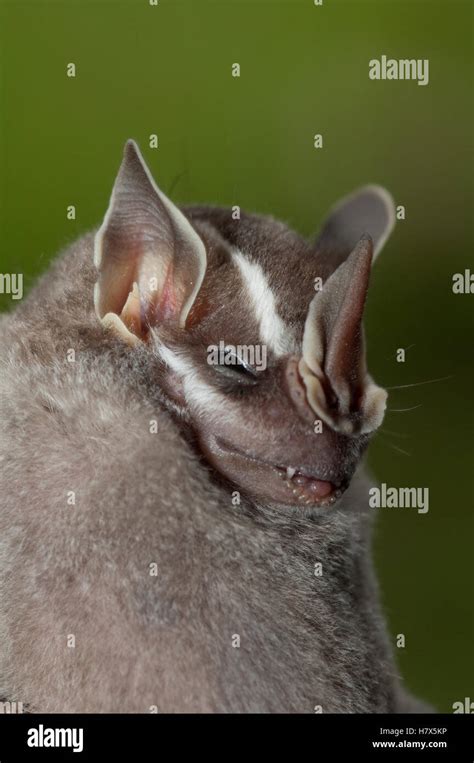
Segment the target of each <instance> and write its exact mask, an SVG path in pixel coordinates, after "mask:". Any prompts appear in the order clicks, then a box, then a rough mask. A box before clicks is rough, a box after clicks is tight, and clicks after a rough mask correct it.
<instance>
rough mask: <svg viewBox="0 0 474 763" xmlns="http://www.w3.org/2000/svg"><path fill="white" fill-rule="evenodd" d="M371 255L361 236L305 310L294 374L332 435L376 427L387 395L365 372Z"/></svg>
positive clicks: (370, 247)
mask: <svg viewBox="0 0 474 763" xmlns="http://www.w3.org/2000/svg"><path fill="white" fill-rule="evenodd" d="M372 256H373V244H372V239H371V238H370V236H362V237H361V239H360V241H359V242H358V243H357V245H356V246H355V248H354V250H353V252H352V253H351V254H350V255H349V257H348V258H347V259H346V261H345V262H343V263H342V265H340V266H339V267H338V268H337V270H336V271H335V272H334V273H333V274H332V275H331V276H330V277H329V278H328V280H327V281H325V283H324V286H323V289H322V290H321V291H320V292H318V293H317V294H316V295H315V296H314V297H313V300H312V302H311V304H310V306H309V310H308V315H307V318H306V323H305V328H304V334H303V347H302V354H303V357H302V359H301V361H300V364H299V371H300V374H301V377H302V379H303V381H304V383H305V386H306V391H307V397H308V401H309V403H310V405H311V407H312V408H313V410H314V411H315V412H316V413H318V415H319V416H320V417H321V418H322V419H323V420H325V421H326V422H327V423H329V424H330V426H332V427H333V429H335V430H336V431H340V432H344V433H346V434H352V433H356V432H358V433H366V432H371V431H372V430H374V429H376V428H377V427H378V426H379V425H380V423H381V422H382V419H383V415H384V411H385V402H386V398H387V393H386V392H385V391H384V390H383V389H381V388H380V387H377V386H376V385H375V384H374V383H373V381H372V379H371V378H370V376H369V375H368V373H367V368H366V361H365V348H364V335H363V329H362V314H363V311H364V305H365V298H366V294H367V288H368V285H369V276H370V269H371V263H372Z"/></svg>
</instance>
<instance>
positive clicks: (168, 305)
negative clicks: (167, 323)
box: [156, 263, 179, 320]
mask: <svg viewBox="0 0 474 763" xmlns="http://www.w3.org/2000/svg"><path fill="white" fill-rule="evenodd" d="M173 270H174V268H173V263H171V264H170V266H169V268H168V271H167V273H166V278H165V283H164V285H163V290H162V292H161V295H160V297H159V307H158V310H157V312H158V315H157V316H156V317H157V318H159V320H168V319H170V318H176V319H178V317H179V315H178V313H179V310H178V298H177V294H176V289H175V287H174V283H173Z"/></svg>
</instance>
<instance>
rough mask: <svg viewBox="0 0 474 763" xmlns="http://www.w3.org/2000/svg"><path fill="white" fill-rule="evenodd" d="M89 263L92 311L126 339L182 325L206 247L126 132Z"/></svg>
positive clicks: (198, 280)
mask: <svg viewBox="0 0 474 763" xmlns="http://www.w3.org/2000/svg"><path fill="white" fill-rule="evenodd" d="M94 263H95V266H96V268H97V270H98V279H97V283H96V285H95V291H94V305H95V310H96V313H97V316H98V317H99V319H100V320H101V322H102V323H103V324H104V325H105V326H107V327H110V328H112V329H114V330H115V331H116V332H117V333H119V334H120V335H121V336H122V338H123V339H125V340H126V341H128V342H129V343H130V344H133V343H135V342H137V341H138V340H139V339H146V338H147V336H148V332H149V330H150V328H153V327H154V326H158V325H160V324H162V323H164V322H172V323H174V324H176V325H179V326H181V327H182V326H184V324H185V322H186V318H187V316H188V314H189V311H190V309H191V307H192V305H193V303H194V300H195V298H196V295H197V293H198V291H199V289H200V286H201V283H202V280H203V278H204V274H205V271H206V250H205V247H204V244H203V242H202V240H201V238H200V237H199V235H198V234H197V232H196V231H195V230H194V228H193V227H192V225H191V224H190V223H189V221H188V220H187V218H186V217H185V216H184V214H183V213H182V212H180V210H179V209H178V208H177V207H176V206H175V205H174V204H173V203H172V202H171V201H170V200H169V199H168V198H167V197H166V196H165V195H164V193H162V192H161V191H160V189H159V188H158V186H157V185H156V183H155V181H154V180H153V178H152V176H151V174H150V172H149V170H148V168H147V166H146V164H145V162H144V160H143V157H142V156H141V154H140V151H139V149H138V146H137V145H136V143H134V141H132V140H129V141H128V142H127V144H126V145H125V150H124V157H123V161H122V164H121V167H120V170H119V173H118V175H117V179H116V181H115V185H114V189H113V192H112V197H111V199H110V205H109V208H108V210H107V214H106V215H105V218H104V221H103V223H102V226H101V227H100V229H99V231H98V232H97V234H96V237H95V251H94Z"/></svg>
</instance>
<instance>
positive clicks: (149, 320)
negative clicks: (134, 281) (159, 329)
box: [140, 262, 179, 329]
mask: <svg viewBox="0 0 474 763" xmlns="http://www.w3.org/2000/svg"><path fill="white" fill-rule="evenodd" d="M173 271H174V268H173V263H172V262H170V263H169V265H168V267H167V268H166V275H165V277H164V280H163V284H162V285H160V288H158V289H156V290H155V289H151V288H150V278H148V276H147V277H145V274H144V273H142V274H141V278H140V315H141V324H142V326H144V327H146V329H148V327H149V326H160V324H162V323H163V322H165V321H175V320H176V321H177V320H178V319H179V299H178V294H177V292H176V286H175V282H174V272H173Z"/></svg>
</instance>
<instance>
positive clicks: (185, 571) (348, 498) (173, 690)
mask: <svg viewBox="0 0 474 763" xmlns="http://www.w3.org/2000/svg"><path fill="white" fill-rule="evenodd" d="M186 214H187V216H188V219H189V220H191V221H192V222H193V225H194V226H195V228H196V229H197V230H198V231H199V232H200V234H201V236H202V238H203V240H204V241H205V243H206V248H207V249H208V252H209V250H212V249H213V248H214V250H215V251H217V250H218V249H219V247H221V246H226V245H228V244H229V242H230V243H232V245H237V246H239V247H241V248H242V250H245V251H246V252H248V253H249V256H251V257H254V258H255V257H259V258H260V261H261V262H262V263H263V266H265V267H266V262H267V260H268V259H269V257H270V256H271V254H270V253H273V257H274V259H275V261H276V260H277V259H278V252H284V253H285V260H284V261H283V260H282V259H280V262H281V263H282V264H281V266H279V267H275V268H273V269H270V268H268V269H267V270H268V272H269V279H270V281H271V282H272V284H273V286H274V287H275V288H276V289H277V290H278V294H279V305H280V308H281V310H282V312H283V311H284V312H285V313H286V314H285V319H286V320H288V321H289V322H290V323H292V324H294V325H297V324H298V325H299V323H301V321H302V320H304V315H305V311H306V308H307V304H308V302H309V299H310V297H311V286H309V287H308V288H307V289H306V290H307V294H304V293H303V294H302V300H301V305H299V304H296V303H295V302H294V301H291V299H290V298H289V297H288V295H287V297H285V294H284V293H283V291H282V289H287V290H288V293H289V292H291V291H292V290H293V289H294V286H293V284H294V283H295V284H296V282H297V279H298V277H299V276H301V272H302V271H301V267H303V266H301V267H300V266H295V267H296V270H297V271H298V272H296V273H295V270H291V269H290V270H288V262H289V261H293V262H295V263H297V262H299V261H300V257H301V254H302V252H305V253H306V252H307V251H309V245H307V244H306V243H305V242H303V240H302V239H300V237H299V236H297V234H294V233H292V232H291V231H289V230H288V229H287V228H286V227H285V226H283V225H282V224H281V223H277V222H275V221H272V220H270V219H266V218H259V217H253V216H244V218H243V219H242V220H241V221H240V224H239V225H237V224H235V225H234V224H233V223H231V222H229V219H230V218H229V212H228V211H225V210H210V209H207V208H194V209H191V210H187V211H186ZM230 229H232V230H230ZM222 242H226V243H225V244H223V243H222ZM288 273H290V275H288ZM298 273H299V276H298ZM283 274H284V277H283ZM95 280H96V272H95V269H94V267H93V237H92V235H87V236H85V237H84V238H82V239H81V240H79V241H78V242H77V243H75V244H73V245H72V246H71V247H70V248H69V250H68V251H66V252H65V253H64V255H63V256H62V257H61V258H59V259H58V260H57V262H56V263H55V264H54V266H53V267H52V268H51V270H50V271H49V272H48V273H47V274H46V276H44V277H43V279H42V280H41V281H40V283H39V284H38V285H37V286H36V288H35V289H34V290H33V291H32V293H31V294H30V296H29V298H28V299H27V300H25V302H24V303H23V304H22V305H20V306H19V307H18V308H17V310H16V311H15V312H14V313H12V314H11V315H8V316H5V317H3V319H2V321H1V322H0V347H1V371H0V399H1V408H0V419H1V430H0V459H1V463H2V468H1V472H0V696H1V697H3V698H6V699H10V700H12V701H14V700H16V701H22V702H24V703H26V704H27V705H28V706H29V708H30V709H31V710H33V711H40V712H81V711H82V712H84V711H85V712H105V711H108V712H131V711H135V712H149V709H150V706H155V705H156V706H157V707H158V710H159V711H164V712H175V711H204V712H207V711H210V712H227V711H229V712H251V711H256V712H309V713H312V712H314V709H315V706H319V705H320V706H322V709H323V711H324V712H362V713H366V712H397V711H400V710H404V709H405V708H409V709H410V710H411V709H414V707H415V705H416V703H415V704H414V705H413V706H412V705H411V704H410V705H405V702H411V700H409V699H405V698H404V694H403V692H402V689H401V686H400V681H399V678H398V676H397V671H396V668H395V665H394V661H393V657H392V651H391V647H390V645H389V640H388V636H387V633H386V628H385V624H384V620H383V617H382V614H381V611H380V606H379V603H378V593H377V586H376V583H375V581H374V574H373V570H372V564H371V560H370V533H371V524H372V522H371V518H372V515H371V514H370V513H369V509H368V503H367V501H368V486H369V483H368V480H367V477H366V476H365V474H364V472H363V470H362V469H361V468H359V469H358V470H357V472H356V474H355V476H354V478H353V480H352V483H351V486H350V487H349V489H348V490H347V491H346V493H345V494H344V496H343V497H342V499H341V500H340V502H339V504H338V505H337V506H336V507H335V508H333V509H330V510H329V511H326V512H325V511H314V512H301V511H298V510H297V509H294V508H292V509H288V510H286V511H281V510H280V509H279V507H277V506H272V505H270V504H263V503H261V502H259V501H257V500H254V499H252V498H251V497H248V496H245V494H242V502H241V504H240V505H237V506H234V505H233V504H232V491H233V490H235V486H232V485H231V484H230V483H227V482H226V481H225V480H222V479H218V478H217V477H216V475H215V473H214V472H213V470H212V468H211V467H210V466H209V465H208V463H207V462H206V461H205V460H204V459H203V457H202V455H201V454H200V452H199V450H198V448H197V447H196V445H195V442H194V439H193V437H192V434H191V433H190V431H189V428H188V426H187V422H186V418H185V417H184V416H183V415H182V412H180V411H179V410H178V409H177V408H176V406H173V405H171V403H170V401H169V400H167V398H166V396H165V395H164V394H163V392H162V390H161V388H160V383H159V380H160V374H161V373H162V368H161V363H160V360H159V358H158V357H157V355H156V354H155V353H154V352H153V351H152V350H150V348H149V347H148V346H146V345H144V344H140V345H139V346H137V347H134V348H133V349H130V348H128V347H125V346H124V345H123V343H121V342H120V340H119V339H118V338H114V337H113V336H111V335H109V334H107V332H105V331H104V330H103V329H102V327H101V326H100V324H99V322H98V320H97V318H96V315H95V313H94V310H93V303H92V292H93V285H94V282H95ZM299 283H300V284H301V278H300V280H299ZM305 288H306V287H303V292H304V290H305ZM299 290H300V293H301V291H302V289H301V285H300V287H299ZM234 298H235V297H234V296H233V295H232V294H229V301H230V302H232V300H233V299H234ZM69 348H74V350H75V353H76V360H75V362H73V363H70V362H68V361H67V359H66V354H67V351H68V349H69ZM152 419H156V420H157V422H158V434H151V433H150V431H149V423H150V420H152ZM71 490H72V491H75V493H76V505H75V506H71V505H68V504H67V493H68V491H71ZM317 562H322V564H323V573H324V574H323V575H322V576H321V577H317V576H315V574H314V565H315V563H317ZM151 563H157V565H158V576H157V577H153V576H150V574H149V565H150V564H151ZM69 634H74V635H75V639H76V645H75V648H69V647H68V646H67V637H68V635H69ZM235 634H238V635H239V636H240V640H241V643H240V648H234V647H233V646H232V637H233V635H235ZM418 709H422V706H420V707H419V708H418Z"/></svg>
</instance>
